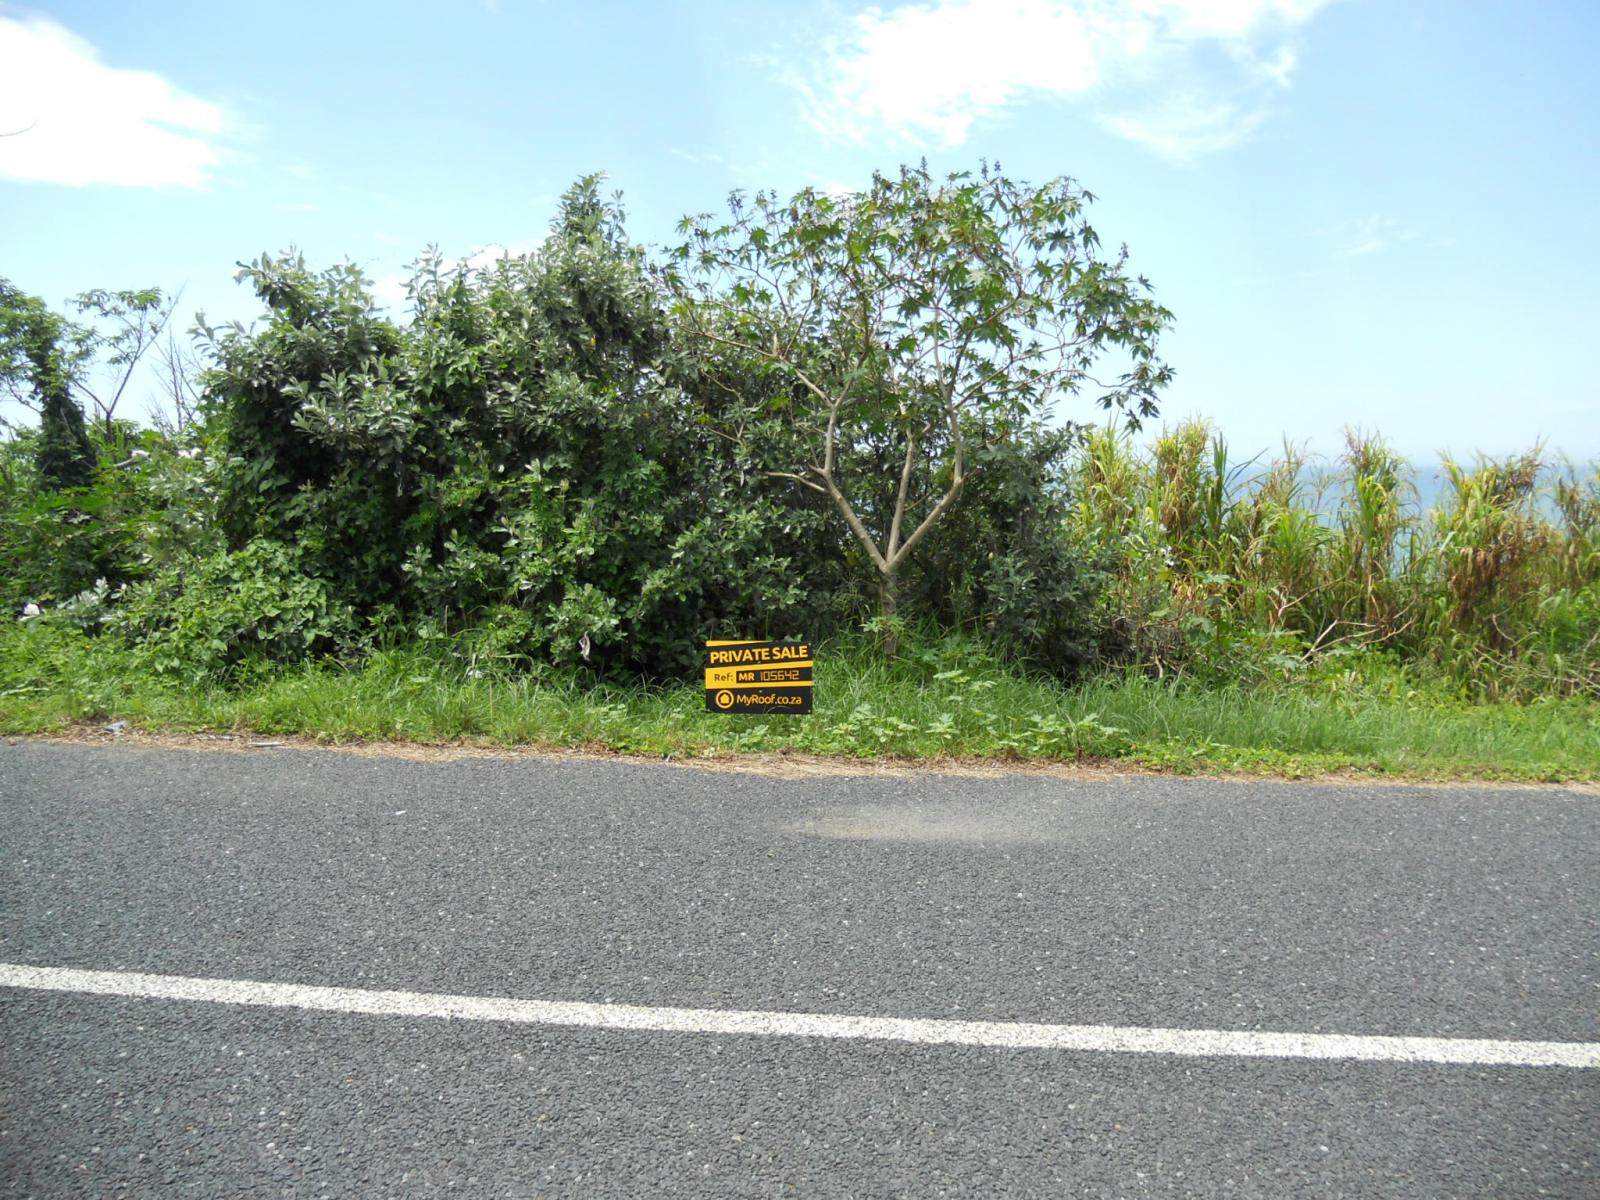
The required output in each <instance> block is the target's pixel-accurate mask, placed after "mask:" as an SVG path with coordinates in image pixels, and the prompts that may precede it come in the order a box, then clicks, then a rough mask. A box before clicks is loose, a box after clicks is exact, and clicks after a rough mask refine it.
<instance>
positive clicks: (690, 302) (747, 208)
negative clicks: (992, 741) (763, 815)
mask: <svg viewBox="0 0 1600 1200" xmlns="http://www.w3.org/2000/svg"><path fill="white" fill-rule="evenodd" d="M1091 199H1092V197H1090V196H1089V195H1088V194H1086V193H1084V192H1083V191H1081V190H1080V189H1079V188H1078V187H1077V186H1076V185H1075V184H1074V183H1073V181H1072V180H1070V179H1058V180H1055V181H1053V182H1051V183H1049V184H1046V185H1045V186H1043V187H1031V186H1027V185H1021V184H1017V183H1015V182H1013V181H1011V180H1009V179H1007V178H1006V177H1005V176H1004V175H1002V174H1001V173H1000V171H999V169H998V168H997V167H990V166H989V165H987V164H985V165H984V166H983V168H982V170H981V171H980V172H979V173H978V174H977V175H976V176H970V175H965V174H958V175H952V176H951V177H950V178H949V179H947V180H945V181H943V182H942V183H941V182H936V181H935V180H934V179H933V178H932V177H931V176H930V175H929V174H928V170H927V167H926V165H924V166H921V167H917V168H910V167H902V168H901V170H900V174H899V176H898V178H889V177H886V176H884V175H881V174H875V175H874V176H873V178H872V182H871V184H870V186H869V187H868V188H867V189H866V190H865V191H864V192H860V193H855V194H852V195H849V196H845V197H840V198H835V197H832V196H829V195H826V194H823V193H819V192H817V191H816V190H814V189H807V190H806V191H804V192H801V193H800V194H799V195H798V196H796V197H794V199H792V200H790V201H788V202H787V203H785V202H783V201H780V200H779V198H778V197H777V196H775V195H772V194H770V193H757V194H756V195H755V196H754V197H752V198H750V199H748V200H747V199H746V198H745V197H743V196H741V195H735V196H734V197H733V199H732V204H731V208H732V214H731V218H730V220H729V221H728V222H727V223H726V224H722V225H715V224H713V223H712V222H713V220H714V218H710V217H700V218H686V219H685V220H684V222H683V225H682V229H683V231H684V232H686V233H687V234H688V235H689V241H688V242H686V243H685V244H684V245H683V246H682V247H680V248H679V250H678V252H677V255H676V259H677V263H678V264H679V265H680V266H681V267H682V268H683V269H684V271H686V272H688V273H689V274H688V275H687V277H686V275H685V274H683V273H680V272H679V271H677V270H670V271H668V272H667V273H666V280H667V284H668V286H669V288H670V289H671V290H672V291H673V292H674V293H675V294H676V295H677V296H678V297H679V298H680V300H681V301H682V304H681V306H680V310H679V311H680V312H681V313H682V315H683V316H684V318H685V319H686V325H687V329H688V330H689V332H690V333H691V334H692V335H693V336H694V337H695V338H697V339H699V340H700V341H701V342H702V343H704V345H703V347H702V348H701V349H700V354H701V358H702V360H703V361H704V362H706V363H707V364H709V370H710V372H711V373H713V374H720V373H721V370H722V369H726V368H728V367H731V368H732V370H733V373H734V378H733V379H731V380H722V381H720V382H721V383H722V387H723V390H724V391H725V392H726V394H727V395H728V397H730V403H728V404H726V405H725V406H723V409H722V411H721V412H720V413H719V414H718V419H719V420H720V422H721V423H722V424H723V425H724V426H725V427H726V428H727V429H728V430H729V431H730V436H731V437H733V438H734V439H736V440H739V441H748V440H752V439H759V442H760V444H761V445H763V446H764V447H767V448H771V447H772V446H773V445H774V444H776V445H778V446H781V447H782V449H783V450H784V451H785V452H786V453H784V454H783V455H782V456H781V457H778V456H773V457H771V458H769V463H770V466H771V467H772V468H774V469H771V470H770V471H769V474H771V475H773V476H775V477H778V478H783V479H788V480H792V481H793V482H794V483H796V484H799V485H800V486H801V487H805V488H809V489H810V490H811V491H813V492H815V493H816V494H817V495H819V496H822V497H825V498H826V499H827V500H828V501H829V502H830V503H831V504H832V505H833V506H834V507H835V508H837V509H838V511H839V514H840V516H841V517H842V518H843V519H844V523H845V525H846V527H847V528H848V530H849V532H850V534H852V535H853V536H854V537H855V538H856V540H857V541H858V542H859V543H860V546H861V549H862V550H864V551H865V553H866V557H867V559H868V561H869V562H870V563H871V564H872V566H873V567H874V568H875V569H876V571H877V577H878V597H879V600H878V613H879V616H880V617H883V618H890V617H893V616H894V615H895V613H896V611H897V597H898V590H899V589H898V582H899V579H900V576H901V571H902V568H903V567H904V566H905V565H906V563H907V561H908V560H909V558H910V556H911V553H912V551H913V550H915V549H916V547H917V545H918V544H919V543H920V542H921V541H922V540H923V538H925V537H926V536H927V535H928V533H929V532H930V531H931V530H933V529H934V528H935V527H936V526H937V524H938V523H939V521H940V519H941V518H943V517H945V515H946V514H947V513H949V512H950V510H951V509H952V508H953V507H954V506H955V505H956V504H957V503H958V502H959V501H960V499H961V497H962V493H963V491H964V490H965V489H966V488H967V486H968V485H969V484H970V483H971V482H972V481H973V480H974V479H975V478H977V477H978V476H979V475H981V474H983V473H984V472H986V471H994V470H996V469H998V470H1000V471H1002V472H1003V471H1005V470H1006V469H1007V468H1008V467H1009V466H1010V463H1009V462H1008V461H1007V460H1009V459H1012V458H1014V457H1015V456H1017V455H1021V456H1023V457H1024V458H1026V457H1027V456H1028V453H1029V450H1030V449H1031V447H1032V446H1033V445H1034V444H1035V443H1036V442H1038V441H1039V440H1040V439H1041V438H1043V437H1045V436H1046V435H1045V434H1044V430H1043V425H1044V422H1045V419H1046V418H1047V417H1048V415H1049V413H1050V409H1051V406H1052V404H1053V403H1054V402H1055V401H1056V400H1057V398H1058V397H1060V396H1061V395H1063V394H1069V395H1070V394H1072V393H1075V392H1077V391H1078V389H1079V388H1080V387H1082V386H1083V385H1084V384H1085V383H1088V382H1091V380H1092V377H1091V376H1090V371H1091V370H1092V369H1094V368H1095V367H1096V363H1097V360H1098V359H1099V358H1100V357H1101V356H1102V354H1103V353H1104V352H1105V351H1106V350H1108V349H1118V350H1121V351H1122V352H1123V353H1124V354H1125V356H1126V357H1127V358H1128V359H1129V360H1130V362H1129V366H1128V369H1127V370H1126V371H1125V372H1124V373H1123V375H1122V376H1121V378H1120V379H1118V380H1117V381H1116V383H1115V384H1114V385H1112V386H1110V387H1106V388H1104V389H1103V390H1102V392H1101V395H1100V396H1099V398H1098V402H1099V404H1100V406H1101V407H1102V408H1107V409H1113V408H1115V409H1122V410H1124V411H1127V412H1128V413H1129V414H1130V417H1131V418H1132V419H1133V422H1134V424H1135V425H1137V419H1138V418H1139V417H1141V416H1150V415H1152V414H1153V413H1154V412H1155V410H1156V397H1157V394H1158V392H1159V389H1160V388H1161V387H1162V386H1163V385H1164V384H1165V383H1166V382H1167V381H1168V380H1169V379H1170V377H1171V371H1170V370H1169V369H1168V368H1166V367H1165V366H1163V365H1162V364H1161V362H1160V361H1159V360H1158V359H1157V358H1156V357H1155V352H1156V342H1157V339H1158V337H1159V335H1160V333H1161V331H1162V329H1164V328H1165V327H1166V326H1167V324H1168V323H1169V321H1170V319H1171V314H1170V313H1168V312H1167V311H1166V310H1165V309H1163V308H1161V307H1160V306H1159V305H1157V304H1156V303H1154V302H1153V301H1152V300H1150V299H1149V291H1150V285H1149V283H1148V282H1147V281H1146V280H1145V279H1143V278H1137V279H1135V278H1130V276H1129V275H1128V273H1127V269H1126V268H1127V257H1128V254H1127V250H1126V249H1124V250H1123V251H1122V253H1121V254H1120V255H1118V256H1117V257H1116V258H1113V259H1103V258H1101V257H1099V255H1098V248H1099V238H1098V236H1097V235H1096V234H1095V231H1094V229H1093V227H1092V226H1090V225H1089V223H1088V221H1087V220H1086V219H1085V216H1084V207H1085V205H1086V204H1087V202H1088V201H1089V200H1091ZM688 280H693V281H694V283H693V284H691V283H690V282H688ZM752 373H764V374H767V375H770V376H773V377H775V379H776V382H777V387H776V388H775V389H771V390H766V389H762V390H751V389H744V388H741V387H739V386H738V385H739V382H740V380H742V379H744V378H748V376H749V375H750V374H752ZM773 424H776V425H777V426H779V428H780V429H781V430H782V431H784V432H789V433H792V434H797V435H798V436H797V437H795V436H791V437H789V438H782V437H778V438H773V437H772V436H770V434H767V431H766V427H767V426H770V425H773ZM763 435H765V436H763ZM893 637H894V635H893V630H892V628H891V629H890V630H889V631H888V641H887V643H886V649H887V650H888V652H889V653H890V655H891V656H892V655H893V653H894V640H893Z"/></svg>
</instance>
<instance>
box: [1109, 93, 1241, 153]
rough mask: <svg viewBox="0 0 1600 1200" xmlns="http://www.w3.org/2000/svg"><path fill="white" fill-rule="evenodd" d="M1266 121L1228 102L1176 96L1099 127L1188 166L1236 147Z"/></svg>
mask: <svg viewBox="0 0 1600 1200" xmlns="http://www.w3.org/2000/svg"><path fill="white" fill-rule="evenodd" d="M1266 119H1267V114H1266V113H1265V112H1262V111H1260V110H1256V111H1251V112H1244V111H1241V110H1240V109H1239V108H1238V107H1237V106H1236V105H1234V104H1231V103H1229V102H1228V101H1226V100H1206V99H1203V98H1201V97H1198V96H1173V97H1169V98H1167V99H1165V100H1163V101H1162V102H1161V103H1159V104H1158V105H1156V106H1154V107H1152V108H1148V109H1144V110H1142V111H1139V112H1134V113H1121V114H1107V115H1105V116H1102V117H1101V118H1100V124H1101V125H1102V126H1104V127H1105V128H1106V129H1109V130H1110V131H1111V132H1112V133H1115V134H1118V135H1119V136H1121V137H1125V138H1127V139H1128V140H1129V141H1133V142H1138V143H1140V144H1141V145H1144V146H1148V147H1149V148H1150V149H1152V150H1154V151H1155V152H1156V153H1157V154H1159V155H1161V156H1162V157H1163V158H1170V159H1172V160H1173V161H1174V162H1188V161H1190V160H1191V159H1195V158H1200V157H1202V156H1203V155H1207V154H1214V153H1216V152H1217V151H1219V150H1226V149H1228V148H1229V147H1230V146H1237V145H1238V144H1239V143H1240V142H1242V141H1245V140H1246V139H1248V138H1249V136H1250V135H1251V134H1252V133H1254V132H1255V130H1256V127H1257V126H1259V125H1260V124H1261V123H1262V122H1263V121H1265V120H1266Z"/></svg>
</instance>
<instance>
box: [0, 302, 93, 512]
mask: <svg viewBox="0 0 1600 1200" xmlns="http://www.w3.org/2000/svg"><path fill="white" fill-rule="evenodd" d="M73 332H74V331H73V327H72V326H71V325H70V324H69V323H68V322H67V321H65V320H63V319H62V318H61V317H60V316H58V315H57V314H55V313H53V312H51V311H50V310H49V308H47V307H46V306H45V303H44V301H43V300H40V299H39V298H38V297H37V296H30V295H28V294H27V293H25V292H22V291H20V290H19V289H18V288H16V287H15V286H13V285H12V284H11V283H10V282H9V281H8V280H5V279H0V383H3V384H4V385H5V387H6V388H7V390H8V391H9V392H10V393H11V395H12V396H13V397H14V398H15V399H17V400H20V401H21V402H22V403H24V404H26V405H27V406H28V407H30V408H34V407H36V408H37V410H38V413H39V441H38V451H37V459H36V461H37V466H38V470H39V476H40V479H41V480H42V481H43V482H44V485H45V486H46V487H47V488H50V489H51V490H53V491H60V490H62V489H65V488H75V487H88V486H89V484H90V483H92V482H93V481H94V469H95V452H94V448H93V447H92V446H90V445H89V435H88V433H87V431H86V430H85V428H84V423H83V410H82V409H81V408H79V407H78V402H77V401H76V400H74V399H73V397H72V377H73V366H74V360H73V354H72V335H73Z"/></svg>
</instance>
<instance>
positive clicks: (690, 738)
mask: <svg viewBox="0 0 1600 1200" xmlns="http://www.w3.org/2000/svg"><path fill="white" fill-rule="evenodd" d="M697 683H698V681H692V682H685V683H680V684H676V685H674V686H670V687H658V688H646V687H640V686H628V687H623V686H616V685H610V684H603V683H596V682H594V681H593V680H592V679H585V678H583V677H582V675H581V674H580V673H578V672H576V671H573V670H566V671H557V670H543V671H531V672H530V671H526V670H519V669H516V668H514V667H511V666H504V667H494V666H491V667H489V668H488V669H479V668H477V667H474V666H471V665H470V662H469V659H468V657H467V656H466V655H465V654H464V653H462V652H461V648H460V646H459V645H456V644H451V643H441V644H436V645H433V646H420V645H413V646H410V647H406V648H400V649H392V650H384V651H379V652H377V653H375V654H373V655H371V656H370V657H368V658H367V659H366V660H365V661H364V662H362V663H360V664H354V665H347V666H341V665H338V664H335V663H331V662H324V663H304V664H301V665H299V666H295V667H291V668H287V669H285V670H282V671H280V672H277V673H274V674H263V675H259V676H257V677H253V678H248V679H236V680H234V681H232V682H230V683H228V684H222V683H217V682H212V681H208V680H204V679H195V680H187V681H184V680H173V679H168V678H164V677H160V676H155V675H152V674H151V673H150V672H148V671H146V670H143V669H141V665H140V663H139V660H138V657H137V655H136V654H135V653H134V652H133V651H131V650H130V649H129V648H128V647H127V646H125V645H123V644H120V643H119V642H117V641H116V640H115V639H112V638H105V637H100V638H91V637H87V636H85V635H84V634H82V633H81V632H79V631H76V630H72V629H64V628H52V627H50V626H47V625H35V626H30V627H25V628H21V629H18V630H15V631H13V632H12V633H11V634H10V635H9V636H7V637H5V638H0V731H3V732H8V733H34V732H48V731H52V730H58V729H61V728H63V727H66V726H71V725H75V724H76V725H81V724H83V723H85V722H93V723H95V724H105V723H107V722H109V721H111V720H119V721H123V722H126V723H127V725H128V727H129V728H133V729H153V730H167V731H179V732H184V731H194V730H207V731H211V732H214V733H215V732H222V733H227V732H235V733H239V734H243V733H245V732H246V731H248V732H249V733H252V734H256V735H269V736H271V735H300V736H306V737H311V738H315V739H317V740H319V741H323V742H332V743H339V742H353V741H372V740H378V741H408V742H425V743H462V742H465V743H476V744H486V745H509V746H536V747H578V748H584V749H591V750H601V749H604V750H616V751H624V752H631V753H636V754H654V755H658V756H659V755H670V756H673V757H681V756H700V755H719V754H726V753H730V752H744V751H752V750H754V751H799V752H805V753H812V754H823V755H833V756H847V757H854V758H864V759H870V758H880V757H891V758H898V757H930V756H933V757H956V758H960V757H982V758H1002V759H1007V760H1013V761H1035V762H1038V761H1044V762H1049V761H1062V760H1069V761H1070V760H1075V759H1080V758H1105V759H1114V760H1120V761H1123V762H1127V763H1131V764H1138V765H1145V766H1153V767H1158V768H1165V769H1169V770H1179V771H1184V772H1189V771H1219V770H1220V771H1250V772H1267V773H1274V774H1290V775H1303V774H1314V773H1318V772H1322V771H1327V770H1355V771H1360V772H1366V773H1375V774H1391V775H1399V776H1428V777H1462V776H1467V777H1495V778H1511V779H1541V780H1574V779H1588V780H1592V779H1596V778H1600V722H1597V721H1596V720H1595V719H1594V713H1595V706H1594V705H1593V704H1592V703H1590V702H1587V701H1584V700H1581V699H1565V700H1556V699H1543V700H1540V701H1537V702H1534V703H1530V704H1527V705H1507V704H1494V705H1481V704H1469V703H1465V702H1463V701H1461V700H1459V699H1456V698H1453V697H1452V696H1451V695H1450V694H1449V693H1448V690H1446V689H1441V688H1427V687H1423V688H1416V687H1414V686H1412V681H1410V680H1408V679H1407V678H1406V676H1405V673H1404V672H1401V671H1398V670H1396V669H1393V668H1390V669H1388V670H1386V671H1377V672H1372V673H1369V674H1365V675H1364V674H1363V673H1362V672H1360V671H1355V670H1350V669H1344V668H1342V667H1340V666H1339V665H1338V664H1337V660H1335V661H1334V662H1332V663H1329V662H1326V661H1325V662H1324V663H1323V664H1322V665H1321V666H1320V667H1318V668H1313V669H1312V670H1311V671H1310V672H1309V673H1308V674H1307V675H1306V676H1305V677H1303V678H1301V679H1299V680H1297V681H1296V683H1295V684H1294V685H1293V686H1278V687H1249V686H1244V685H1241V684H1238V683H1228V684H1220V685H1216V684H1214V685H1205V684H1200V683H1196V682H1192V681H1189V680H1185V679H1171V678H1169V679H1166V680H1155V679H1151V678H1149V677H1147V676H1146V675H1143V674H1141V673H1139V672H1137V671H1133V672H1127V673H1107V674H1102V675H1098V676H1096V677H1094V678H1092V679H1090V680H1088V681H1086V682H1084V683H1081V684H1079V685H1077V686H1064V685H1062V684H1061V683H1059V682H1057V681H1055V680H1051V679H1047V678H1043V677H1039V676H1035V675H1029V674H1027V673H1025V672H1023V671H1020V670H1018V669H1017V668H1015V667H1008V666H1006V665H1004V664H1001V663H998V662H996V661H995V659H994V658H993V656H992V655H991V654H989V652H988V651H987V649H986V648H985V647H984V646H983V645H982V644H981V643H979V642H977V641H975V640H974V639H971V638H968V637H961V636H953V637H945V638H937V639H930V638H926V637H925V636H924V637H920V638H919V637H910V638H908V639H907V641H906V642H905V643H904V644H903V646H902V654H901V656H900V657H899V658H898V659H895V660H887V659H885V658H884V657H883V655H882V654H881V653H880V652H879V650H878V648H877V647H876V645H875V644H874V643H873V642H872V641H871V640H869V639H866V638H862V637H855V638H846V639H841V640H836V641H834V642H831V643H824V644H823V645H821V646H820V647H819V648H818V651H817V667H816V683H817V692H818V700H817V707H816V711H815V712H814V713H813V714H812V715H811V716H809V717H805V718H793V717H787V718H786V717H774V718H760V717H729V716H725V715H721V714H710V713H707V712H706V711H705V700H704V693H703V691H702V690H701V688H700V687H699V686H697ZM241 740H242V739H241Z"/></svg>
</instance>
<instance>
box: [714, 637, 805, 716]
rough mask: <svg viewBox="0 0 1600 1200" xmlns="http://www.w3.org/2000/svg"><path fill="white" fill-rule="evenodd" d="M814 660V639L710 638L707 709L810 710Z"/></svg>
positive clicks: (727, 711) (737, 711)
mask: <svg viewBox="0 0 1600 1200" xmlns="http://www.w3.org/2000/svg"><path fill="white" fill-rule="evenodd" d="M815 665H816V664H815V663H814V662H813V661H812V658H811V643H809V642H758V641H744V640H737V639H735V640H729V641H709V642H707V643H706V667H705V675H706V711H707V712H724V713H800V714H803V713H808V712H810V711H811V697H812V679H811V671H812V668H813V667H814V666H815Z"/></svg>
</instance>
